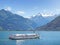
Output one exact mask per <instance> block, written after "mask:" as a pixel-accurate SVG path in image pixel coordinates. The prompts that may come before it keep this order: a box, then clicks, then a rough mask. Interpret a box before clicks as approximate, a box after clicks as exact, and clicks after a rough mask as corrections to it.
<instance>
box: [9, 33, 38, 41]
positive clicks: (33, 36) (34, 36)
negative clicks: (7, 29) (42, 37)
mask: <svg viewBox="0 0 60 45" xmlns="http://www.w3.org/2000/svg"><path fill="white" fill-rule="evenodd" d="M38 38H39V35H38V34H13V35H10V36H9V39H12V40H23V39H38Z"/></svg>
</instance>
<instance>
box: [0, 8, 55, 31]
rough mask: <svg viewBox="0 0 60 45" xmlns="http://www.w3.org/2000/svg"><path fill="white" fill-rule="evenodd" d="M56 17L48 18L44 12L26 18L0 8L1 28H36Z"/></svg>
mask: <svg viewBox="0 0 60 45" xmlns="http://www.w3.org/2000/svg"><path fill="white" fill-rule="evenodd" d="M55 17H56V16H54V17H52V16H51V17H47V18H46V17H43V16H42V14H39V15H38V14H37V15H36V16H34V17H31V18H24V17H23V16H20V15H18V14H13V13H12V12H10V11H6V10H4V9H2V10H0V30H14V31H15V30H34V29H36V28H37V27H40V26H43V25H45V24H47V23H49V22H50V21H52V20H53V19H54V18H55Z"/></svg>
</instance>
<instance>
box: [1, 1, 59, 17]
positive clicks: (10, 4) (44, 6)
mask: <svg viewBox="0 0 60 45" xmlns="http://www.w3.org/2000/svg"><path fill="white" fill-rule="evenodd" d="M0 9H6V10H9V11H11V12H13V13H17V14H19V15H22V16H24V17H29V16H32V15H36V14H37V13H44V14H57V13H60V0H0Z"/></svg>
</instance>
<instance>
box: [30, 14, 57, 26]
mask: <svg viewBox="0 0 60 45" xmlns="http://www.w3.org/2000/svg"><path fill="white" fill-rule="evenodd" d="M55 17H56V16H48V17H44V16H42V14H40V13H38V14H37V15H35V16H32V17H31V18H30V19H31V20H32V21H34V22H35V23H36V24H37V27H39V26H42V25H45V24H47V23H49V22H50V21H52V20H53V19H54V18H55Z"/></svg>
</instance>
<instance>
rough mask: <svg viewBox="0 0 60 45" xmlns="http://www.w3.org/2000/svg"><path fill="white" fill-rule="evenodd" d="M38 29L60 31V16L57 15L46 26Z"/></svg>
mask: <svg viewBox="0 0 60 45" xmlns="http://www.w3.org/2000/svg"><path fill="white" fill-rule="evenodd" d="M36 30H40V31H42V30H43V31H60V16H58V17H56V18H55V19H54V20H52V21H51V22H49V23H47V24H46V25H44V26H41V27H38V28H37V29H36Z"/></svg>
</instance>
